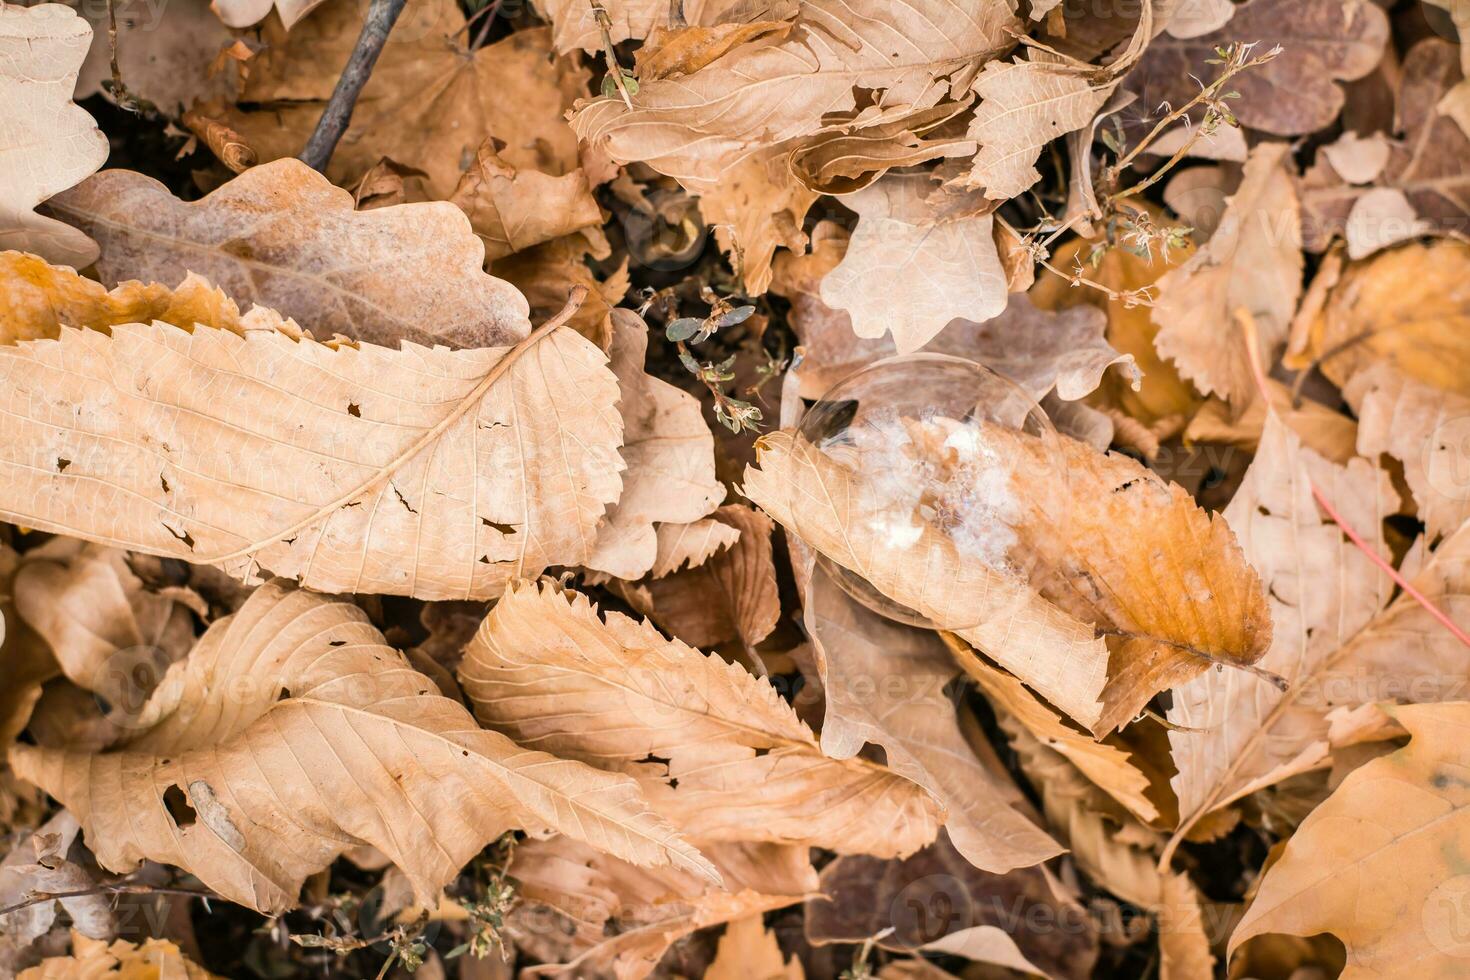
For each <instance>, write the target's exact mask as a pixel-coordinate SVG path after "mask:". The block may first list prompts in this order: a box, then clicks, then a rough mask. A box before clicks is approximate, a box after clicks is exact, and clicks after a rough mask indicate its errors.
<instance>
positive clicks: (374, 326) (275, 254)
mask: <svg viewBox="0 0 1470 980" xmlns="http://www.w3.org/2000/svg"><path fill="white" fill-rule="evenodd" d="M49 207H50V209H51V211H52V212H53V213H54V214H56V215H57V216H58V217H60V218H63V219H65V220H66V221H68V222H70V223H71V224H73V225H76V226H77V227H79V228H82V229H83V230H85V231H87V232H89V233H90V234H92V235H94V236H95V237H96V238H97V240H98V241H99V242H101V244H102V247H103V256H102V258H101V259H100V260H99V262H98V265H97V271H98V274H99V276H100V277H101V278H102V280H103V281H104V282H105V283H113V284H115V283H118V282H121V281H123V280H127V279H140V280H143V281H145V282H179V281H181V280H183V279H184V277H185V276H186V275H187V274H188V273H190V272H194V273H198V274H199V275H201V276H204V277H205V278H206V279H208V280H210V281H211V282H213V283H215V284H216V285H218V286H219V287H221V288H222V289H224V291H225V292H226V293H228V294H229V295H230V296H232V297H234V298H235V299H236V300H238V301H242V302H243V301H246V300H249V301H251V302H254V303H256V304H258V305H260V306H267V307H270V308H271V309H275V310H278V311H279V312H280V313H282V314H283V315H285V316H288V317H291V318H293V319H295V320H297V321H298V322H299V323H301V325H302V326H304V327H306V328H307V329H308V330H311V331H312V332H313V333H314V334H315V335H316V336H318V337H322V338H327V337H330V336H331V335H332V334H334V333H341V334H345V335H347V336H349V337H352V338H354V339H356V340H361V341H365V342H367V343H371V344H380V345H384V346H397V344H398V343H399V341H413V342H415V343H420V344H449V345H451V346H455V347H493V346H497V345H500V344H512V343H515V342H516V341H517V340H520V339H522V338H524V337H525V336H526V334H527V333H528V332H529V331H530V320H529V319H528V318H527V313H528V308H527V305H526V300H525V297H523V296H521V295H520V293H519V292H517V291H516V289H515V288H514V287H513V286H511V285H510V284H509V283H506V282H504V281H502V280H500V279H496V278H495V277H494V276H491V275H488V274H486V273H485V272H483V271H482V270H481V266H482V265H483V264H484V257H485V256H484V246H483V245H481V243H480V241H479V240H478V239H477V238H475V236H474V234H473V233H472V232H471V230H470V226H469V222H468V221H467V220H466V219H465V217H464V215H463V214H462V213H461V212H460V211H459V209H458V208H456V207H454V206H453V205H450V204H447V203H443V202H428V203H423V204H405V205H402V206H399V207H390V208H378V209H375V210H372V211H354V210H353V209H352V195H351V194H349V193H347V192H346V191H344V190H342V189H341V188H339V187H334V186H332V184H331V183H330V182H329V181H328V180H327V179H326V178H325V177H323V176H322V175H321V174H319V173H317V172H316V171H314V170H312V169H311V168H310V167H308V166H306V165H305V164H304V163H301V162H300V161H297V160H279V161H276V162H274V163H267V164H262V165H261V166H258V167H252V168H251V169H249V170H247V171H245V172H244V173H243V174H240V175H239V176H238V177H236V178H234V179H233V180H231V181H229V182H228V183H226V184H225V185H224V186H222V187H220V188H219V189H218V190H216V191H214V192H213V193H212V194H208V195H206V196H205V197H203V198H201V199H200V200H198V201H194V202H190V203H185V202H183V201H180V200H178V199H177V198H175V197H174V196H173V195H172V194H170V193H169V191H168V189H167V188H166V187H164V186H163V185H162V184H160V183H159V182H158V181H156V180H153V179H152V178H151V177H145V176H144V175H142V174H139V173H134V172H133V171H130V170H108V171H105V172H103V173H101V174H98V175H97V176H95V177H93V178H91V179H89V180H86V181H84V182H83V183H82V184H80V185H79V186H77V187H75V188H73V189H72V190H70V191H68V192H67V193H65V194H61V195H58V196H57V197H55V198H53V199H52V200H51V203H50V205H49Z"/></svg>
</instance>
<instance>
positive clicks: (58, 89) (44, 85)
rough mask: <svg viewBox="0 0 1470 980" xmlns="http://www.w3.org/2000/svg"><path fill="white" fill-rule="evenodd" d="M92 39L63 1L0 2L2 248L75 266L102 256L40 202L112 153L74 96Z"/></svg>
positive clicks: (93, 167)
mask: <svg viewBox="0 0 1470 980" xmlns="http://www.w3.org/2000/svg"><path fill="white" fill-rule="evenodd" d="M91 40H92V29H91V27H89V26H88V25H87V22H86V21H85V20H83V19H82V18H81V17H78V16H77V14H76V13H75V12H74V11H73V10H71V8H69V7H66V6H64V5H62V4H59V3H43V4H40V5H38V6H34V7H21V6H16V5H13V4H9V3H3V2H0V105H3V106H5V115H4V119H3V120H0V249H20V250H23V251H27V252H36V253H39V254H41V255H44V256H45V257H46V258H47V259H48V260H50V261H52V262H59V263H63V264H65V265H73V266H76V267H77V268H81V267H82V266H85V265H90V264H91V262H92V260H93V259H95V258H97V243H96V242H94V241H92V239H90V238H88V237H87V236H86V235H85V234H83V233H81V232H79V231H77V230H76V229H75V228H69V227H67V226H66V225H64V224H62V223H61V222H59V221H56V220H53V219H51V218H45V217H42V216H40V215H38V214H36V213H35V208H36V205H38V204H40V203H41V202H42V201H45V200H46V199H47V198H49V197H51V196H52V195H54V194H56V193H58V192H60V191H64V190H66V189H67V188H68V187H70V186H72V185H73V184H75V183H76V182H77V181H79V180H81V179H82V178H83V177H85V176H87V175H88V174H90V173H91V172H92V171H94V170H96V169H97V168H98V167H100V166H102V163H103V161H105V160H106V159H107V149H108V147H107V137H106V136H103V135H102V131H101V130H100V129H98V128H97V124H96V123H95V122H93V121H92V117H91V116H89V115H87V114H86V112H84V111H82V110H81V109H80V108H78V107H77V106H76V105H73V104H72V101H71V98H72V90H73V88H74V87H75V86H76V81H77V71H78V70H79V69H80V68H81V66H82V59H83V58H85V57H86V55H87V46H88V45H89V44H90V43H91Z"/></svg>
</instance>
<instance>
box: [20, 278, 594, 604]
mask: <svg viewBox="0 0 1470 980" xmlns="http://www.w3.org/2000/svg"><path fill="white" fill-rule="evenodd" d="M280 323H281V321H280V318H279V316H278V315H276V314H274V313H273V312H272V311H269V310H265V309H262V308H260V307H257V308H256V309H255V310H253V311H251V313H250V314H248V315H247V316H246V317H245V318H244V319H243V320H242V325H243V326H244V328H245V329H244V336H239V335H236V334H234V333H230V332H227V331H225V330H217V329H198V330H195V331H194V332H193V333H192V334H190V333H186V332H185V331H183V330H181V329H179V328H177V327H174V326H170V325H168V324H165V323H161V322H155V323H153V324H152V325H144V324H128V325H123V326H114V327H113V328H112V330H111V336H110V337H109V336H106V335H104V334H102V333H100V332H97V331H93V330H85V331H70V330H69V331H65V332H64V333H63V334H62V336H61V337H60V339H58V340H44V341H36V342H33V343H28V344H23V345H20V346H12V347H0V377H3V378H4V379H5V380H4V382H3V384H0V390H3V391H5V392H6V396H7V398H8V405H9V409H8V410H9V412H10V413H11V415H12V418H13V421H12V422H11V423H10V425H11V428H10V430H9V440H8V445H7V447H6V452H5V456H4V463H3V464H0V466H3V471H4V472H5V473H7V474H8V478H7V480H6V482H5V483H4V484H3V487H0V515H3V516H4V518H5V519H7V520H11V521H14V522H15V523H18V524H22V525H25V526H29V527H36V528H42V529H45V530H50V531H55V532H58V533H63V534H71V535H74V536H76V537H81V538H85V539H87V540H93V541H98V542H101V543H104V544H111V545H113V546H119V547H126V548H129V549H131V550H134V551H142V552H147V553H151V554H157V555H165V556H171V557H175V558H182V559H184V560H185V561H191V562H197V563H201V564H218V565H221V566H222V567H225V568H226V569H228V570H230V571H232V572H233V573H235V574H243V573H247V572H249V571H251V570H253V569H255V568H257V567H259V568H264V569H267V570H270V571H273V572H275V573H277V574H281V575H288V576H298V577H299V578H300V580H301V581H302V583H303V584H305V585H307V586H311V587H313V588H319V589H322V590H325V591H342V592H378V593H391V594H398V595H416V596H418V597H420V598H431V599H448V598H458V599H469V598H487V597H490V596H493V595H497V594H499V592H500V591H501V589H502V588H503V587H504V585H505V583H506V581H508V580H509V579H510V578H511V577H512V576H514V575H516V574H517V573H525V574H535V573H539V572H540V571H541V570H542V569H543V568H545V567H546V566H547V565H550V564H567V565H577V564H581V563H583V562H584V561H585V560H586V559H587V557H588V556H589V555H590V553H591V548H592V538H593V529H594V528H595V527H596V524H597V521H598V520H599V519H600V518H601V517H602V514H603V511H604V509H605V507H606V505H608V504H610V503H612V502H613V501H614V500H616V499H617V497H618V494H619V492H620V488H621V478H620V476H619V470H620V469H621V468H622V463H621V460H620V458H619V457H618V446H619V444H620V443H621V430H622V421H621V419H620V418H619V417H618V415H617V413H616V411H615V410H614V407H613V406H614V401H615V399H616V397H617V388H616V383H615V380H614V377H613V375H612V372H611V371H609V370H608V369H607V367H606V365H605V364H604V359H603V355H602V353H601V352H600V351H598V350H597V349H596V348H595V347H593V346H592V345H591V344H590V343H588V342H587V341H585V340H583V339H582V338H581V337H578V336H577V335H575V334H574V333H572V332H571V331H568V330H553V331H552V333H551V334H549V335H546V336H544V339H541V340H539V341H535V342H532V343H531V344H530V345H529V346H524V347H518V348H504V347H492V348H482V349H478V350H463V351H451V350H447V349H444V348H434V349H427V348H419V347H415V346H409V347H407V348H405V349H403V350H396V351H395V350H388V349H386V348H381V347H372V346H367V345H364V346H362V347H361V348H352V347H344V348H341V349H333V348H330V347H328V346H326V345H322V344H318V343H316V342H314V341H311V340H299V341H298V340H293V339H292V338H291V337H289V336H287V335H285V334H283V333H282V332H281V331H280V330H278V329H276V328H277V327H279V326H280ZM255 328H259V329H255ZM41 391H44V392H47V393H48V394H47V396H46V397H45V398H37V397H35V396H34V395H33V393H34V392H41ZM63 391H68V392H72V393H73V394H71V395H69V396H68V397H69V398H70V402H69V403H68V405H67V407H66V409H65V412H66V419H67V422H66V427H65V428H61V427H58V426H56V425H55V424H53V420H54V418H55V416H54V415H53V414H51V409H49V408H48V407H47V406H48V405H49V404H51V399H52V398H54V397H56V395H57V393H60V392H63ZM103 406H105V407H103ZM573 434H574V435H575V438H573ZM553 447H554V448H553Z"/></svg>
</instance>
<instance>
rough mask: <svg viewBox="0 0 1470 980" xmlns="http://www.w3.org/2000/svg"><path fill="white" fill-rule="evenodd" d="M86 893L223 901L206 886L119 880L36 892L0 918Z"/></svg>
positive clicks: (7, 910) (13, 906)
mask: <svg viewBox="0 0 1470 980" xmlns="http://www.w3.org/2000/svg"><path fill="white" fill-rule="evenodd" d="M86 895H183V896H185V897H188V898H204V899H210V898H214V899H219V900H220V901H224V899H223V897H221V896H220V895H219V894H218V893H216V892H212V891H210V890H209V889H207V888H167V887H163V886H156V885H141V884H138V883H136V882H119V883H117V884H115V885H97V886H95V887H93V888H79V889H77V890H76V891H71V892H36V893H34V894H33V895H31V897H30V898H28V899H26V900H25V901H24V902H16V903H15V904H14V905H7V906H6V907H5V908H3V909H0V919H3V918H4V917H5V916H7V915H10V914H11V913H12V912H19V911H21V910H22V909H27V908H30V907H31V906H32V905H40V904H41V903H43V902H54V901H56V900H57V899H59V898H81V897H83V896H86Z"/></svg>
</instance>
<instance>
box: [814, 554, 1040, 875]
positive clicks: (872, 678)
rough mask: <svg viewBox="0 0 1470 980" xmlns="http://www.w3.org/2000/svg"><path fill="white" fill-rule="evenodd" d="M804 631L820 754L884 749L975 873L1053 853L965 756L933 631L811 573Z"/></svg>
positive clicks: (984, 763)
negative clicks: (940, 812) (818, 711)
mask: <svg viewBox="0 0 1470 980" xmlns="http://www.w3.org/2000/svg"><path fill="white" fill-rule="evenodd" d="M804 606H805V617H806V627H807V633H808V635H810V636H811V638H812V646H813V649H814V652H815V659H816V663H817V667H818V673H819V675H820V677H819V679H820V681H821V684H822V687H823V689H824V691H825V694H826V716H825V718H824V719H823V721H822V751H823V752H825V753H826V754H827V755H829V756H832V757H834V758H839V759H845V758H849V757H851V756H854V755H856V754H857V753H858V752H859V751H860V750H861V749H862V748H863V744H864V743H865V742H871V743H873V744H874V745H880V746H882V747H883V749H884V751H885V753H886V758H887V760H888V765H889V766H891V767H892V768H893V769H894V771H895V772H897V773H899V775H902V776H905V777H907V778H909V779H911V780H913V781H914V782H916V783H918V784H919V785H920V786H923V787H924V788H925V789H927V790H928V791H929V792H930V793H931V794H932V795H933V796H934V798H935V799H936V800H938V801H939V803H940V804H941V805H943V806H944V808H945V832H946V833H947V834H948V835H949V839H950V841H951V842H952V843H953V845H954V847H955V849H956V850H958V851H959V852H960V853H961V854H962V855H964V857H965V860H967V861H969V862H970V863H971V864H973V865H974V866H975V867H977V868H981V869H982V870H985V871H989V872H993V873H995V874H1004V873H1005V872H1007V871H1010V870H1012V869H1014V868H1021V867H1030V866H1031V865H1034V864H1039V863H1041V862H1042V861H1045V860H1047V859H1048V858H1052V857H1055V856H1056V855H1057V854H1059V853H1061V850H1062V848H1061V845H1059V844H1058V843H1057V842H1056V841H1055V840H1053V839H1052V838H1051V837H1050V836H1048V835H1047V833H1046V832H1045V831H1044V830H1043V829H1042V828H1041V827H1039V826H1037V822H1036V820H1035V819H1033V817H1032V816H1031V815H1030V807H1029V806H1028V805H1027V803H1026V802H1025V801H1024V799H1023V798H1022V797H1021V795H1020V793H1019V791H1018V790H1017V789H1016V786H1015V783H1014V782H1013V781H1012V780H1011V778H1010V777H1009V775H1007V774H1006V773H1005V772H1004V771H1003V770H1002V769H1001V768H1000V767H999V766H998V765H994V764H991V763H992V762H993V760H992V759H989V758H984V757H981V756H979V755H977V753H976V752H975V751H974V750H972V749H971V748H970V745H969V744H968V742H967V741H966V739H965V736H964V734H963V733H962V732H961V730H960V722H959V716H958V714H957V713H956V710H955V701H954V700H953V699H952V698H951V697H950V696H949V695H947V694H946V693H945V685H946V684H947V683H948V682H949V681H950V680H951V679H952V678H953V677H954V676H955V674H956V672H957V671H956V668H955V664H954V661H953V659H952V658H951V657H950V656H949V653H948V652H947V651H946V650H945V648H944V644H943V643H942V642H941V641H940V639H939V638H938V636H936V635H935V634H934V632H933V631H932V630H920V629H915V628H913V627H910V626H904V625H901V624H899V623H895V622H892V621H891V620H888V619H884V618H883V617H881V616H879V615H877V614H875V613H873V612H871V611H869V610H868V609H867V608H866V607H864V606H862V605H861V604H859V603H857V602H855V601H854V600H853V599H852V598H851V597H849V596H848V595H847V593H845V592H843V591H842V590H841V589H839V588H838V587H837V585H836V584H835V583H833V582H832V581H831V579H830V578H829V577H828V575H827V573H826V572H825V571H824V570H823V569H822V568H821V567H816V568H813V569H812V573H811V579H810V581H809V582H808V583H807V586H806V589H805V594H804Z"/></svg>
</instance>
